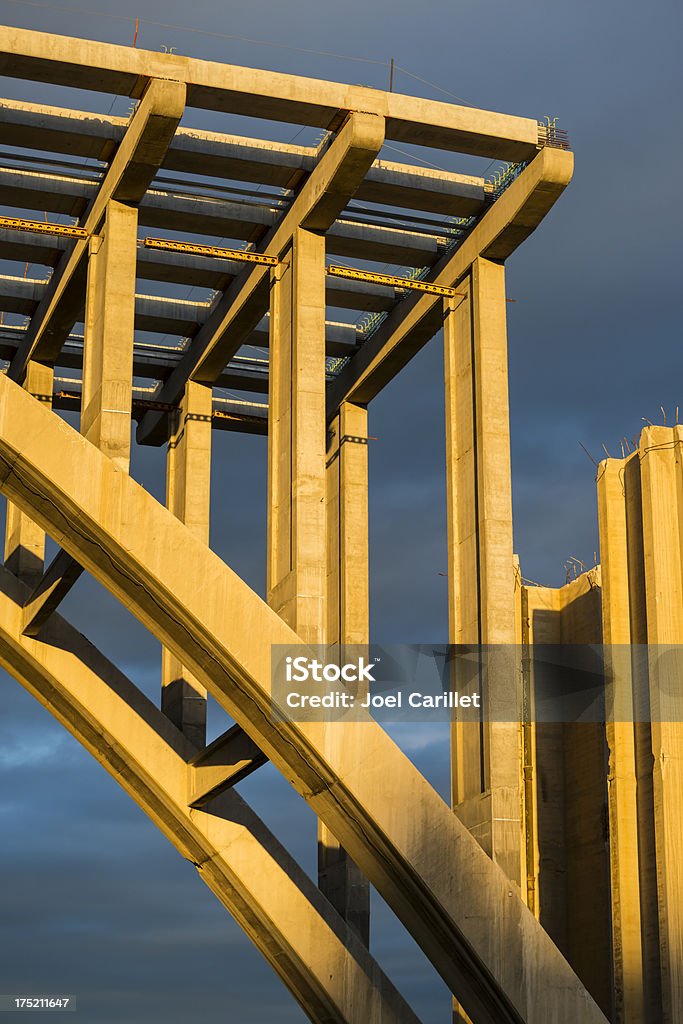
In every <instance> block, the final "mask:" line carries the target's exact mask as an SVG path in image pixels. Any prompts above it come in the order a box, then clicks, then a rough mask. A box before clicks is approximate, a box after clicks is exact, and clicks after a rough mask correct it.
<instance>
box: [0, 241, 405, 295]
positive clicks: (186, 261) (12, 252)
mask: <svg viewBox="0 0 683 1024" xmlns="http://www.w3.org/2000/svg"><path fill="white" fill-rule="evenodd" d="M68 247H69V242H68V240H67V239H65V238H59V237H57V236H53V237H50V236H47V235H37V234H33V233H31V232H17V231H9V230H7V229H5V228H0V259H6V260H13V261H15V262H18V263H26V262H27V263H32V264H39V265H43V266H54V264H55V263H56V262H57V260H58V259H59V257H60V254H61V253H62V252H64V250H65V249H67V248H68ZM243 270H244V265H243V264H242V263H236V262H231V261H230V260H220V259H213V258H211V257H207V256H194V255H192V254H190V253H171V252H161V251H156V250H154V249H146V248H144V247H142V246H138V263H137V276H138V278H139V279H141V280H146V281H165V282H167V283H171V284H182V285H193V286H197V287H200V288H212V289H215V290H216V291H223V290H224V289H225V288H227V287H228V285H229V284H231V283H232V281H233V279H234V278H235V277H236V276H237V275H238V274H241V273H242V271H243ZM2 280H3V281H4V280H5V277H3V278H2ZM17 280H23V278H18V279H17ZM325 291H326V302H327V305H328V306H337V307H339V308H340V309H357V310H363V311H367V312H371V313H380V312H386V311H388V310H390V309H391V308H392V306H393V305H394V303H395V302H396V301H397V299H398V293H397V292H396V290H395V289H394V288H388V287H387V286H386V285H376V284H370V283H368V282H366V281H350V280H344V279H343V278H338V277H328V279H327V284H326V288H325Z"/></svg>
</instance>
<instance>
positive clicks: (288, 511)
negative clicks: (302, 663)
mask: <svg viewBox="0 0 683 1024" xmlns="http://www.w3.org/2000/svg"><path fill="white" fill-rule="evenodd" d="M269 393H270V399H269V401H270V405H269V423H268V573H267V589H268V604H269V605H270V606H271V608H274V609H275V611H277V612H278V613H279V615H281V616H282V618H283V619H284V620H285V622H287V624H288V625H290V626H291V627H292V629H294V630H295V632H297V633H298V634H299V636H300V637H301V639H302V640H303V641H304V642H306V643H324V642H325V628H326V608H325V590H326V576H327V558H326V530H325V498H326V494H325V448H326V445H325V434H326V432H325V239H324V237H323V236H322V235H317V234H314V233H313V232H310V231H305V230H304V229H302V228H298V229H297V230H296V232H295V234H294V238H293V244H292V246H291V248H290V249H289V251H288V252H287V253H286V254H285V255H284V257H283V261H282V263H281V264H280V265H279V266H278V267H277V268H276V269H275V270H274V271H273V286H272V291H271V310H270V392H269Z"/></svg>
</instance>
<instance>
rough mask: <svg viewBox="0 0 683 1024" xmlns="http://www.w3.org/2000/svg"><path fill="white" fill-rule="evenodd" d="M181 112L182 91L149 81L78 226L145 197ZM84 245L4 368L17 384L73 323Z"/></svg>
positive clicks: (48, 358)
mask: <svg viewBox="0 0 683 1024" xmlns="http://www.w3.org/2000/svg"><path fill="white" fill-rule="evenodd" d="M184 109H185V87H184V86H183V85H182V84H180V83H178V82H172V81H152V82H150V83H149V85H148V88H147V90H146V92H145V94H144V96H143V98H142V100H141V102H140V104H139V106H138V108H137V109H136V111H135V113H134V114H133V117H132V119H131V122H130V127H129V129H128V131H127V132H126V135H125V138H124V140H123V141H122V142H121V144H120V146H119V148H118V149H117V151H116V155H115V156H114V158H113V159H112V162H111V164H110V166H109V170H108V172H107V175H106V177H105V178H104V181H103V182H102V184H101V186H100V188H99V190H98V193H97V196H96V198H95V199H94V201H93V203H92V205H91V207H90V209H89V211H88V213H87V215H86V216H84V217H83V218H82V226H83V227H84V228H85V229H86V231H88V232H89V233H94V232H96V231H98V230H99V228H100V226H101V224H102V222H103V220H104V217H105V213H106V209H107V205H108V203H109V202H110V201H111V200H114V201H116V202H119V203H129V204H133V205H135V204H136V203H139V202H140V199H141V198H142V196H143V195H144V194H145V192H146V190H147V188H148V186H149V184H150V181H151V180H152V178H153V177H154V175H155V174H156V172H157V170H158V167H159V163H160V162H161V160H162V159H163V155H164V153H165V152H166V149H167V148H168V145H169V143H170V141H171V139H172V138H173V134H174V132H175V129H176V127H177V125H178V122H179V121H180V118H181V117H182V113H183V110H184ZM88 245H89V242H88V240H87V239H83V240H78V241H77V242H76V244H75V245H74V247H73V249H72V250H71V251H67V252H65V253H64V256H63V257H62V259H61V260H60V263H59V265H58V266H57V268H56V270H55V272H54V274H53V275H52V278H51V280H50V286H49V290H48V292H47V293H46V295H45V297H44V298H43V301H42V302H41V305H40V307H39V308H38V310H37V311H36V313H35V314H34V316H33V318H32V320H31V325H30V328H29V331H28V333H27V336H26V339H25V341H24V343H23V345H22V348H21V349H20V351H19V352H18V353H17V355H16V356H15V358H14V360H13V361H12V365H11V367H10V375H11V377H12V379H14V380H22V379H23V376H24V373H25V370H26V365H27V363H28V362H29V361H30V360H32V359H36V360H40V361H42V362H46V363H50V362H53V361H54V359H55V357H56V355H57V353H58V352H59V350H60V348H61V346H62V345H63V344H64V341H65V340H66V338H67V337H68V335H69V332H70V331H71V328H72V327H73V325H74V323H75V322H76V319H77V313H75V310H77V308H78V305H79V303H80V301H81V299H80V297H81V295H82V291H83V287H84V283H85V264H86V256H87V252H88Z"/></svg>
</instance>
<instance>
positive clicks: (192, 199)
mask: <svg viewBox="0 0 683 1024" xmlns="http://www.w3.org/2000/svg"><path fill="white" fill-rule="evenodd" d="M97 191H98V186H97V183H96V182H93V181H88V180H86V179H84V178H74V177H67V176H65V175H57V174H45V173H44V172H40V171H26V170H18V169H15V168H8V167H0V194H2V196H3V199H4V201H5V203H6V204H7V205H8V206H14V207H16V208H17V209H22V210H29V211H30V212H31V213H32V214H34V215H35V214H37V213H40V211H43V210H45V211H48V212H50V213H62V214H69V215H71V216H79V215H80V213H81V212H82V210H83V209H84V208H85V207H86V206H87V203H88V202H90V201H92V200H93V199H94V197H95V196H96V195H97ZM345 205H346V204H345ZM283 213H286V208H284V209H280V208H278V207H275V206H270V205H268V204H265V203H264V204H259V205H257V204H254V203H250V202H236V201H230V200H216V199H204V198H202V197H201V196H188V195H175V194H172V193H170V192H162V191H159V190H158V189H150V190H149V191H148V192H147V194H146V195H145V196H144V198H143V199H142V200H141V201H140V213H139V223H140V225H141V227H146V228H153V229H158V230H161V231H173V232H180V233H185V234H190V235H193V236H194V237H195V238H197V239H199V238H201V237H208V238H230V239H236V240H241V241H253V240H254V239H257V238H260V237H262V236H263V235H264V233H265V232H266V231H268V230H269V229H275V227H276V225H278V223H279V221H280V219H281V218H282V216H283ZM339 213H341V210H340V211H339ZM41 216H42V214H41ZM444 244H445V241H444V236H443V235H441V234H430V233H429V232H425V231H421V230H420V231H411V230H409V229H408V228H407V227H386V226H381V225H373V224H364V223H362V222H361V221H354V220H353V215H352V213H351V212H349V213H347V214H345V215H344V216H343V217H342V218H340V219H339V220H336V222H335V223H333V224H331V225H330V227H329V228H328V230H327V232H326V249H327V252H329V253H330V254H332V255H334V256H344V257H347V258H352V259H358V260H375V261H377V262H380V263H394V264H397V265H407V266H411V267H424V266H428V265H430V264H432V263H434V261H435V260H436V259H437V257H438V255H439V253H440V252H442V251H443V247H444ZM231 266H233V265H232V264H231Z"/></svg>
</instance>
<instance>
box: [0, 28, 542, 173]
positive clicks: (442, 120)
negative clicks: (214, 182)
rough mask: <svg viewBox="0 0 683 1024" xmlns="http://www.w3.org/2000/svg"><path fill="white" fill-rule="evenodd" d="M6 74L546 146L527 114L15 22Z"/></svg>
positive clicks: (520, 146)
mask: <svg viewBox="0 0 683 1024" xmlns="http://www.w3.org/2000/svg"><path fill="white" fill-rule="evenodd" d="M0 75H7V76H8V77H10V78H24V79H31V80H33V81H42V82H49V83H50V84H55V85H66V86H69V87H72V88H76V89H90V90H94V91H95V92H107V93H114V94H118V95H123V96H133V97H137V96H139V95H140V93H141V91H142V89H143V88H144V84H145V82H146V81H147V80H148V79H149V78H172V79H175V80H177V81H179V82H185V83H186V84H187V102H188V105H189V106H191V107H200V108H203V109H207V110H220V111H226V112H229V113H233V114H244V115H247V116H249V117H261V118H267V119H268V120H271V121H286V122H289V123H292V124H305V125H311V126H313V127H316V128H335V127H337V126H338V124H339V123H340V122H341V120H342V119H343V116H345V115H346V113H347V112H349V111H356V112H363V113H370V114H377V115H379V116H381V117H384V118H386V121H387V128H386V135H387V138H389V139H396V140H398V141H401V142H409V143H415V144H417V145H423V146H431V147H435V148H437V149H450V150H456V151H459V152H461V153H472V154H475V155H477V156H486V157H491V158H494V157H495V158H497V159H500V160H517V161H519V160H528V159H529V158H530V157H532V156H533V154H534V152H535V151H536V149H537V146H538V124H537V122H536V121H535V120H531V119H528V118H523V117H513V116H510V115H508V114H498V113H494V112H493V111H489V110H477V109H475V108H472V107H463V106H457V105H455V104H451V103H440V102H437V101H434V100H425V99H420V98H418V97H413V96H403V95H401V94H400V93H387V92H382V91H381V90H378V89H370V88H368V87H366V86H358V85H344V84H342V83H337V82H324V81H320V80H318V79H315V78H303V77H300V76H298V75H286V74H280V73H277V72H273V71H261V70H258V69H255V68H243V67H236V66H234V65H231V64H219V63H216V62H213V61H204V60H196V59H194V58H191V57H183V56H181V55H179V54H175V53H173V54H165V53H158V52H156V51H150V50H141V49H136V48H133V47H126V46H115V45H112V44H111V43H99V42H94V41H91V40H87V39H73V38H70V37H68V36H59V35H52V34H48V33H43V32H33V31H30V30H27V29H19V28H12V27H9V26H7V27H3V28H2V29H0ZM342 112H343V113H342Z"/></svg>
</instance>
